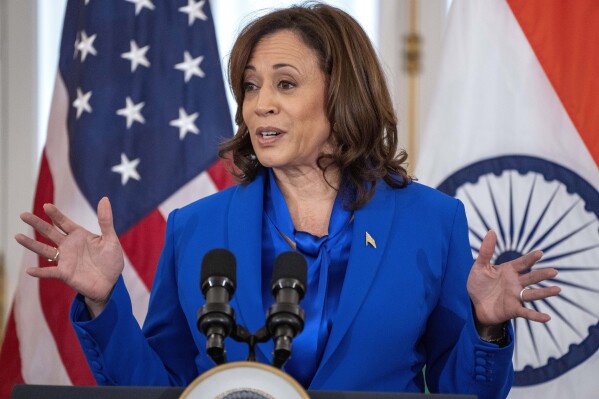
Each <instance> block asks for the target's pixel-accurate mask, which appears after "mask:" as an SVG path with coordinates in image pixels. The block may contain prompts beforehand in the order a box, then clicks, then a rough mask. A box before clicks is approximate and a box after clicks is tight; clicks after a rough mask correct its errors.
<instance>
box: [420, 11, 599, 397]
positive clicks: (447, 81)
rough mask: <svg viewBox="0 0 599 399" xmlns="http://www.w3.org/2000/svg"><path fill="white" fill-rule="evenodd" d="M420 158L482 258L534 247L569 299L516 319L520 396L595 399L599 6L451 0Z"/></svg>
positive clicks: (598, 379)
mask: <svg viewBox="0 0 599 399" xmlns="http://www.w3.org/2000/svg"><path fill="white" fill-rule="evenodd" d="M428 111H429V113H428V114H427V122H426V124H425V129H424V132H423V137H422V139H421V147H420V148H421V150H420V151H419V153H418V154H416V161H417V166H416V176H417V177H418V178H419V179H420V181H421V182H423V183H425V184H428V185H431V186H434V187H437V188H439V189H440V190H442V191H444V192H446V193H448V194H450V195H453V196H455V197H457V198H459V199H461V200H462V201H463V202H464V204H465V206H466V210H467V214H468V222H469V230H470V243H471V247H472V252H473V255H474V256H476V255H477V252H478V248H479V246H480V243H481V240H482V237H483V236H484V234H485V233H486V231H488V230H489V229H493V230H495V231H496V232H497V235H498V242H497V248H496V251H495V257H494V262H495V264H500V263H502V262H505V261H506V260H510V259H513V258H515V257H517V256H520V255H522V254H524V253H526V252H528V251H530V250H532V249H535V248H538V249H541V250H543V251H544V257H543V259H542V260H541V261H540V262H539V263H538V264H537V265H536V266H535V268H543V267H555V268H557V269H558V270H559V275H558V276H557V277H556V278H555V279H554V281H549V282H547V283H541V284H538V285H537V286H540V285H552V284H557V285H559V286H561V287H562V293H561V294H560V296H558V297H555V298H551V299H548V300H542V301H536V302H532V303H527V304H526V306H529V307H531V308H533V309H536V310H539V311H542V312H546V313H548V314H550V315H551V316H552V320H551V321H550V322H549V323H547V324H546V325H544V324H538V323H532V322H527V321H526V320H522V319H517V320H514V322H513V323H514V329H515V334H516V345H515V353H514V358H513V363H514V369H515V381H514V388H513V389H512V391H511V393H510V398H531V397H542V398H546V399H552V398H555V399H557V398H564V397H576V398H579V399H583V398H589V399H590V398H597V397H599V351H598V349H599V167H598V165H599V2H598V1H597V0H576V1H557V0H546V1H545V0H507V1H499V0H494V1H479V0H464V1H462V0H454V2H453V4H452V8H451V10H450V16H449V23H448V27H447V32H446V39H445V44H444V54H443V57H442V61H441V65H440V74H439V76H438V82H437V87H436V90H435V94H434V97H433V101H432V104H431V108H430V109H429V110H428Z"/></svg>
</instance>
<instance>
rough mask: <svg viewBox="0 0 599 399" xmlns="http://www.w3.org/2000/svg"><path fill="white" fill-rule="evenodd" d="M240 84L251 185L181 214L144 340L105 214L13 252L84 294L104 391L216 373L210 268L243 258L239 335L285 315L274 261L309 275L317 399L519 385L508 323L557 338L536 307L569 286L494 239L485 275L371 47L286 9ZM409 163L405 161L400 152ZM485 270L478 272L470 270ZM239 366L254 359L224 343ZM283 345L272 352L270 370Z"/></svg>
mask: <svg viewBox="0 0 599 399" xmlns="http://www.w3.org/2000/svg"><path fill="white" fill-rule="evenodd" d="M229 79H230V84H231V87H232V88H233V91H234V94H235V97H236V100H237V104H238V110H237V115H236V122H237V124H238V126H239V128H238V132H237V134H236V136H235V137H234V138H233V139H231V140H230V141H228V142H226V143H224V144H223V146H222V148H221V155H223V156H224V155H226V154H231V156H232V158H233V161H234V163H235V165H236V166H237V168H238V169H237V170H236V174H237V177H238V178H239V179H240V183H241V184H240V185H238V186H236V187H234V188H231V189H228V190H225V191H223V192H220V193H218V194H216V195H213V196H211V197H208V198H205V199H202V200H200V201H197V202H195V203H193V204H190V205H188V206H186V207H184V208H182V209H179V210H176V211H174V212H173V213H172V214H171V215H170V216H169V219H168V223H167V232H166V240H165V246H164V249H163V252H162V256H161V259H160V262H159V265H158V269H157V272H156V277H155V281H154V284H153V288H152V294H151V299H150V307H149V311H148V316H147V318H146V321H145V324H144V327H143V329H140V328H139V326H138V325H137V322H136V320H135V318H134V317H133V315H132V312H131V305H130V299H129V296H128V293H127V290H126V288H125V286H124V283H123V280H122V278H120V274H121V272H122V270H123V254H122V251H121V248H120V245H119V242H118V238H117V236H116V234H115V232H114V228H113V224H112V213H111V208H110V204H109V202H108V199H106V198H105V199H102V200H101V201H100V203H99V205H98V223H99V225H100V229H101V234H102V235H100V236H97V235H94V234H91V233H90V232H88V231H86V230H84V229H83V228H81V227H80V226H78V225H77V224H75V223H74V222H72V221H71V220H69V219H68V218H67V217H66V216H64V215H63V214H62V213H61V212H60V211H59V210H58V209H57V208H56V207H54V206H52V205H46V206H45V208H44V209H45V211H46V213H47V214H48V216H49V217H50V218H51V219H52V221H53V223H54V225H55V226H56V227H58V229H59V230H60V231H59V230H58V229H56V228H55V227H54V226H52V225H49V224H47V223H45V222H43V221H42V220H40V219H39V218H36V217H35V216H33V215H31V214H23V216H22V218H23V220H24V221H25V222H26V223H28V224H30V225H31V226H32V227H34V228H35V229H36V230H37V231H39V232H40V233H41V234H42V235H44V236H45V237H47V238H49V239H50V240H51V241H53V242H54V243H55V244H56V246H57V249H55V248H54V247H50V246H47V245H44V244H41V243H39V242H36V241H33V240H31V239H29V238H27V237H25V236H23V235H18V236H17V241H19V243H21V244H22V245H24V246H25V247H27V248H29V249H30V250H32V251H34V252H36V253H37V254H39V255H41V256H45V257H48V258H53V257H54V258H55V260H57V261H58V265H57V267H54V268H43V269H36V268H33V269H30V270H28V273H29V274H31V275H32V276H35V277H40V278H57V279H60V280H63V281H64V282H65V283H67V284H68V285H70V286H71V287H73V288H74V289H75V290H77V292H78V293H79V295H78V296H77V298H76V299H75V301H74V303H73V307H72V311H71V317H72V319H73V324H74V327H75V330H76V332H77V334H78V336H79V338H80V341H81V344H82V346H83V348H84V352H85V354H86V356H87V359H88V362H89V363H90V366H91V368H92V371H93V373H94V376H95V377H96V379H97V381H98V382H99V383H101V384H118V385H147V384H153V385H186V384H189V383H190V382H191V381H192V380H193V379H194V378H195V377H196V376H197V375H199V374H200V373H202V372H204V371H206V370H208V369H209V368H211V367H213V366H214V363H213V362H212V360H210V359H209V357H208V356H207V355H206V353H205V350H204V348H205V338H204V337H203V336H202V335H201V334H200V333H199V332H198V331H197V328H196V321H197V320H196V312H197V310H198V309H199V308H200V307H201V306H202V304H203V301H202V299H201V296H200V295H199V290H198V286H199V270H198V269H199V265H200V263H201V260H202V258H203V256H204V254H205V253H206V252H208V251H209V250H211V249H213V248H219V247H225V248H228V249H230V250H231V251H232V252H233V253H234V254H235V255H236V256H237V260H238V267H237V274H238V278H237V280H238V281H239V283H238V290H237V293H236V294H235V297H234V298H233V300H232V302H231V305H232V306H233V308H234V309H235V312H236V314H237V322H238V323H239V324H241V325H244V326H245V327H247V328H248V330H250V331H252V332H255V331H256V330H258V329H259V328H260V327H262V325H263V324H264V312H265V310H266V309H268V308H269V306H270V304H271V303H272V298H271V294H270V283H269V281H270V277H271V274H272V264H273V261H274V259H275V257H276V255H277V254H279V253H281V252H284V251H288V250H290V249H293V250H296V251H298V252H300V253H302V254H303V255H304V256H305V257H306V258H307V260H308V264H309V268H308V274H309V277H308V288H307V293H306V298H305V299H304V301H303V303H302V306H303V307H304V309H305V310H306V326H305V329H304V331H303V332H302V334H300V335H299V336H298V337H297V338H296V339H295V340H294V351H293V357H292V359H291V360H290V361H289V362H288V363H287V365H286V368H285V370H286V371H287V372H288V373H290V374H291V375H292V376H294V377H295V378H296V379H297V380H298V381H299V382H300V383H302V384H303V385H304V386H305V387H306V388H309V389H323V390H364V391H416V392H418V391H422V390H423V389H424V378H423V373H422V369H423V367H424V366H426V383H427V384H428V387H429V389H430V390H431V391H433V392H437V391H438V392H458V393H474V394H477V395H478V397H479V398H496V397H505V396H506V395H507V392H508V391H509V389H510V387H511V382H512V378H513V375H512V374H513V370H512V366H511V356H512V351H513V333H512V330H511V326H510V323H509V321H510V319H512V318H514V317H525V318H527V319H529V320H533V321H539V322H546V321H548V320H549V316H548V315H546V314H542V313H538V312H535V311H533V310H531V309H527V308H526V307H523V306H522V303H521V301H532V300H536V299H541V298H546V297H548V296H552V295H557V293H558V292H559V288H557V287H550V288H542V289H531V290H525V288H526V287H527V286H528V285H530V284H534V283H537V282H540V281H543V280H545V279H548V278H552V277H554V276H555V275H556V274H557V272H556V271H555V270H553V269H544V270H535V271H531V272H530V273H526V274H521V273H523V272H525V271H527V270H528V269H529V268H530V267H532V266H533V265H534V263H535V262H536V261H538V260H539V259H540V257H541V253H540V251H534V252H532V253H529V254H527V255H525V256H524V257H522V258H519V259H517V260H514V261H512V262H509V263H506V264H504V265H501V266H498V267H495V266H492V265H491V264H490V260H491V256H492V253H493V250H494V246H495V235H494V233H493V232H490V233H489V234H487V236H486V237H485V240H484V241H483V243H482V246H481V249H480V256H479V257H478V259H477V260H476V262H474V265H472V256H471V252H470V247H469V243H468V235H467V224H466V218H465V212H464V208H463V205H462V204H461V203H460V202H459V201H458V200H455V199H453V198H449V197H447V196H445V195H443V194H440V193H438V192H436V191H434V190H432V189H430V188H427V187H425V186H422V185H420V184H418V183H415V182H413V181H411V179H410V178H409V176H408V175H407V173H406V171H405V169H404V168H403V167H402V163H403V162H405V160H406V154H405V153H404V152H403V151H401V152H398V148H397V141H396V136H397V128H396V120H395V116H394V113H393V108H392V103H391V100H390V97H389V93H388V90H387V87H386V84H385V81H384V77H383V74H382V71H381V68H380V65H379V63H378V61H377V58H376V55H375V52H374V51H373V49H372V46H371V44H370V42H369V41H368V39H367V37H366V35H365V33H364V32H363V30H362V29H361V28H360V27H359V25H358V24H357V23H356V22H355V21H354V20H353V19H352V18H351V17H350V16H348V15H347V14H345V13H344V12H342V11H340V10H338V9H336V8H333V7H329V6H325V5H321V4H310V5H307V6H302V7H292V8H289V9H284V10H279V11H275V12H272V13H270V14H267V15H265V16H263V17H261V18H258V19H257V20H255V21H254V22H252V23H250V24H249V25H248V26H247V27H246V28H245V29H244V30H243V31H242V32H241V34H240V36H239V38H238V39H237V41H236V43H235V45H234V47H233V50H232V54H231V59H230V63H229ZM398 153H399V156H396V154H398ZM471 265H472V267H471ZM226 348H227V356H228V359H229V360H244V359H245V358H246V357H247V352H248V351H247V347H246V346H245V344H240V343H237V342H233V341H232V340H230V339H229V340H227V342H226ZM271 350H272V344H271V343H266V344H263V345H259V346H258V351H257V357H258V360H259V361H261V362H265V363H268V362H270V352H271Z"/></svg>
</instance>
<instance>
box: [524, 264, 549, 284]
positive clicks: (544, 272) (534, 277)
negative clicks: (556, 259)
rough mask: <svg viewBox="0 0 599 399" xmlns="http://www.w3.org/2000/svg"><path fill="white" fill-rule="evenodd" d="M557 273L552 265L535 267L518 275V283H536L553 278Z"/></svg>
mask: <svg viewBox="0 0 599 399" xmlns="http://www.w3.org/2000/svg"><path fill="white" fill-rule="evenodd" d="M557 273H558V272H557V270H556V269H554V268H552V267H548V268H544V269H536V270H533V271H531V272H530V273H526V274H522V275H520V284H522V286H523V287H526V286H528V285H532V284H537V283H540V282H541V281H545V280H549V279H552V278H555V277H556V276H557Z"/></svg>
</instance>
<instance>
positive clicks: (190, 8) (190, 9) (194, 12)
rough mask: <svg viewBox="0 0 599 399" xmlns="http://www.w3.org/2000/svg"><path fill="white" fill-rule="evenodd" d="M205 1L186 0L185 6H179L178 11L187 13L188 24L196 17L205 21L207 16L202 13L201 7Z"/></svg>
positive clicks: (191, 23)
mask: <svg viewBox="0 0 599 399" xmlns="http://www.w3.org/2000/svg"><path fill="white" fill-rule="evenodd" d="M205 3H206V1H205V0H201V1H198V2H197V3H196V2H195V1H194V0H187V5H186V6H185V7H181V8H179V11H181V12H182V13H185V14H187V19H188V21H189V26H191V25H193V23H194V21H195V20H196V18H197V19H201V20H203V21H207V20H208V17H207V16H206V14H204V11H203V10H202V7H204V4H205Z"/></svg>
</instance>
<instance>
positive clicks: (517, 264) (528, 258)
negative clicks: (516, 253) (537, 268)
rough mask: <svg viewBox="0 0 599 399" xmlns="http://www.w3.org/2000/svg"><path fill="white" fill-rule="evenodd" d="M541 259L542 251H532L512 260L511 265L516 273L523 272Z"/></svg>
mask: <svg viewBox="0 0 599 399" xmlns="http://www.w3.org/2000/svg"><path fill="white" fill-rule="evenodd" d="M542 257H543V251H539V250H536V251H532V252H529V253H527V254H526V255H523V256H521V257H519V258H518V259H514V260H513V261H512V265H513V267H514V269H515V270H516V271H517V272H523V271H526V270H528V269H530V268H531V267H533V266H534V264H535V263H537V262H538V261H539V260H540V259H541V258H542Z"/></svg>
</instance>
